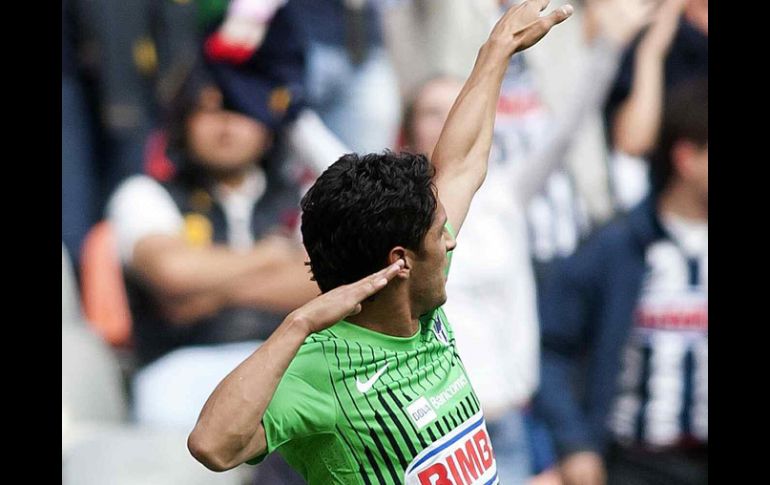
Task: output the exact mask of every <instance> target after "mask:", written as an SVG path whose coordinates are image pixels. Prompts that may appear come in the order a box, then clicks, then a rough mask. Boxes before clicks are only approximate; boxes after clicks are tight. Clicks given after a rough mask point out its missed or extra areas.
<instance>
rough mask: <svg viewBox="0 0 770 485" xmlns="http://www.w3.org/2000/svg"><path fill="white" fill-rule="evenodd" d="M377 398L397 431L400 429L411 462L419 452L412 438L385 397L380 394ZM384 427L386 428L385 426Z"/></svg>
mask: <svg viewBox="0 0 770 485" xmlns="http://www.w3.org/2000/svg"><path fill="white" fill-rule="evenodd" d="M388 390H390V389H388ZM377 398H378V399H379V400H380V404H382V407H383V408H385V412H386V413H388V416H389V417H390V420H391V421H393V424H394V425H395V426H396V429H398V432H399V433H400V434H401V439H403V440H404V443H406V447H407V448H409V453H410V456H409V460H411V459H412V458H414V457H415V456H417V450H415V449H414V445H412V439H411V437H410V436H409V434H408V433H407V432H406V429H404V425H403V424H401V421H400V420H399V419H398V416H397V415H396V413H394V412H393V409H391V407H390V404H388V401H387V400H386V399H385V398H384V397H382V394H380V393H379V392H378V393H377ZM383 427H385V426H384V425H383ZM394 448H395V447H394ZM399 458H400V455H399ZM404 469H406V466H405V467H404Z"/></svg>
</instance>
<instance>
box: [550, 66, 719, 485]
mask: <svg viewBox="0 0 770 485" xmlns="http://www.w3.org/2000/svg"><path fill="white" fill-rule="evenodd" d="M664 109H665V111H664V113H663V119H662V125H661V130H660V136H659V142H658V146H657V148H656V150H655V151H654V152H653V154H652V156H651V185H652V193H651V195H650V196H649V197H648V198H646V199H645V200H644V201H643V202H642V203H640V204H639V205H638V206H637V207H635V208H634V209H633V210H632V211H631V212H630V213H629V214H628V215H627V216H624V217H623V218H620V219H618V220H617V221H615V222H613V223H612V224H610V225H609V226H607V227H605V228H603V229H602V230H601V231H599V232H598V233H597V234H596V235H595V236H594V237H592V238H591V240H589V241H588V242H587V243H586V244H585V246H584V247H582V248H581V249H580V250H578V251H577V252H576V253H575V254H574V255H572V256H571V257H569V258H567V259H565V260H562V261H559V262H558V263H557V265H556V267H555V269H554V272H553V274H552V277H551V278H549V281H548V282H547V284H546V285H545V290H544V294H543V295H542V306H541V324H542V327H541V332H542V342H543V348H542V368H541V376H542V380H541V387H540V392H539V395H538V398H537V409H538V411H539V412H541V413H542V415H543V417H544V418H545V419H546V421H547V423H548V425H549V426H550V428H551V431H552V433H553V435H554V438H555V442H556V447H557V452H558V454H559V457H560V459H561V467H560V468H561V472H562V474H563V477H564V480H565V483H567V484H573V483H580V484H602V483H605V476H606V480H607V483H609V484H624V485H628V484H661V483H667V484H669V483H670V484H703V483H707V481H708V464H707V459H708V296H707V292H708V81H707V80H705V79H699V80H691V81H687V82H684V83H683V84H680V85H678V86H676V87H675V88H673V89H672V90H671V91H670V94H669V96H667V99H666V105H665V108H664Z"/></svg>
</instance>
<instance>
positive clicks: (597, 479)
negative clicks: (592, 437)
mask: <svg viewBox="0 0 770 485" xmlns="http://www.w3.org/2000/svg"><path fill="white" fill-rule="evenodd" d="M559 471H560V472H561V476H562V480H563V482H564V485H604V484H605V483H606V482H607V477H606V473H605V471H604V462H603V461H602V457H601V456H599V454H598V453H594V452H593V451H581V452H578V453H573V454H571V455H569V456H567V457H566V458H565V459H564V460H563V461H562V462H561V464H560V466H559Z"/></svg>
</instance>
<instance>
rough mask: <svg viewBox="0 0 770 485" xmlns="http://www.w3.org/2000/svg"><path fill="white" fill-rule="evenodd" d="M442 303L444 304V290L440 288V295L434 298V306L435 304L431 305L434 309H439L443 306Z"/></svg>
mask: <svg viewBox="0 0 770 485" xmlns="http://www.w3.org/2000/svg"><path fill="white" fill-rule="evenodd" d="M444 303H446V288H444V287H442V288H441V294H439V295H438V296H437V297H436V304H435V305H433V307H434V308H436V307H440V306H441V305H443V304H444Z"/></svg>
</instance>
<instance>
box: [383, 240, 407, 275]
mask: <svg viewBox="0 0 770 485" xmlns="http://www.w3.org/2000/svg"><path fill="white" fill-rule="evenodd" d="M399 259H403V260H404V267H403V268H401V269H400V270H399V271H398V273H396V278H400V279H407V278H409V275H410V274H411V271H412V260H411V259H412V258H411V252H410V251H408V250H407V249H406V248H404V247H403V246H396V247H394V248H393V249H391V250H390V252H389V253H388V264H389V265H390V264H393V263H395V262H396V261H398V260H399Z"/></svg>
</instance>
